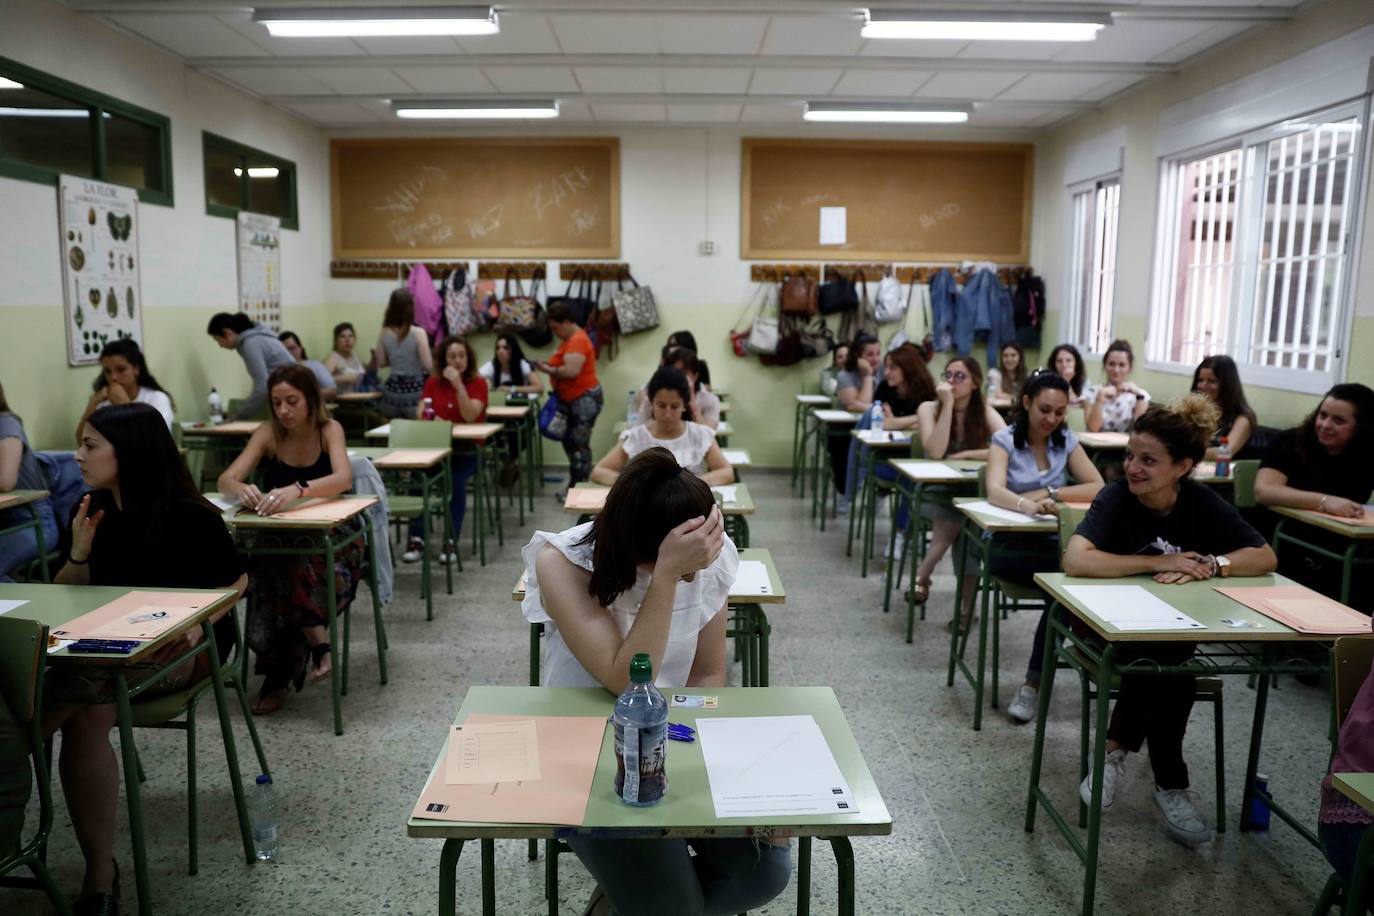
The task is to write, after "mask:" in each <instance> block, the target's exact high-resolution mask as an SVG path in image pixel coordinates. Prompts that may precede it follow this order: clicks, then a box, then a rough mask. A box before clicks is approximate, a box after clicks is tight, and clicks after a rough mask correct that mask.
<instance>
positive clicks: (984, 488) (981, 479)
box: [978, 464, 988, 499]
mask: <svg viewBox="0 0 1374 916" xmlns="http://www.w3.org/2000/svg"><path fill="white" fill-rule="evenodd" d="M978 498H979V499H987V498H988V466H987V465H986V464H984V465H981V466H979V468H978Z"/></svg>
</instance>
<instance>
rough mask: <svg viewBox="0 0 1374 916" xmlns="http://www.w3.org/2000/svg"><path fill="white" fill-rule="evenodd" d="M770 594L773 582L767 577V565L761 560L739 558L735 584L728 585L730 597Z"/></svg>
mask: <svg viewBox="0 0 1374 916" xmlns="http://www.w3.org/2000/svg"><path fill="white" fill-rule="evenodd" d="M771 594H773V584H772V582H771V581H769V579H768V566H767V565H766V564H765V563H764V562H763V561H762V560H740V561H739V570H738V571H737V572H736V573H735V584H734V585H732V586H730V597H731V598H735V597H739V596H744V595H771Z"/></svg>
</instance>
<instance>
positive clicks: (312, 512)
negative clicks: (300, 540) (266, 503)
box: [271, 496, 377, 522]
mask: <svg viewBox="0 0 1374 916" xmlns="http://www.w3.org/2000/svg"><path fill="white" fill-rule="evenodd" d="M376 501H377V498H376V497H375V496H348V497H344V498H343V499H326V498H324V497H318V498H316V499H307V500H304V501H302V502H299V503H297V504H296V505H294V506H292V507H291V508H289V509H285V510H283V511H281V512H273V513H272V515H271V517H272V518H298V519H302V520H308V521H320V522H337V521H343V520H344V519H346V518H348V517H349V516H351V515H353V514H354V513H355V512H357V511H358V509H359V508H366V507H367V506H370V505H372V504H373V503H375V502H376Z"/></svg>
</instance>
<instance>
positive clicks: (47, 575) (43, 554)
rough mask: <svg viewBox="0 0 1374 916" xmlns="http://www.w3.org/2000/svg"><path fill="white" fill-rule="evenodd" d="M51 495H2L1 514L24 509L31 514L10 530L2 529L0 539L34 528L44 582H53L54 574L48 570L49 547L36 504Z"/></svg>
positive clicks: (23, 492) (36, 492)
mask: <svg viewBox="0 0 1374 916" xmlns="http://www.w3.org/2000/svg"><path fill="white" fill-rule="evenodd" d="M50 495H51V494H50V493H49V492H48V491H47V490H9V491H8V492H5V493H0V512H8V511H9V510H10V509H20V508H23V509H26V510H27V511H28V514H29V517H28V519H27V520H25V521H21V522H18V523H16V524H13V525H10V526H9V527H8V528H0V538H3V537H4V536H5V535H7V534H14V533H15V532H17V531H23V530H24V529H26V528H32V529H33V536H34V538H35V540H36V541H37V547H38V557H37V560H38V571H39V573H40V574H41V575H42V576H43V581H44V582H51V581H52V574H51V572H50V571H49V570H48V545H47V544H46V543H44V539H43V520H42V519H40V518H39V517H38V508H37V506H36V505H35V504H36V503H37V502H38V501H39V500H43V499H47V498H48V497H49V496H50ZM53 546H54V547H56V546H57V545H56V544H54V545H53ZM0 571H2V570H0Z"/></svg>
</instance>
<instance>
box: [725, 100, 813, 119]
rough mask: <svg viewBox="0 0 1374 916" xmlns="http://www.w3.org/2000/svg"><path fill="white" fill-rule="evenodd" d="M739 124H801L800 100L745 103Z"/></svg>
mask: <svg viewBox="0 0 1374 916" xmlns="http://www.w3.org/2000/svg"><path fill="white" fill-rule="evenodd" d="M739 121H740V123H741V124H802V123H804V122H803V121H802V106H801V103H800V102H776V103H773V104H766V103H765V104H754V105H745V106H744V111H743V112H742V113H741V114H740V117H739Z"/></svg>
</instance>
